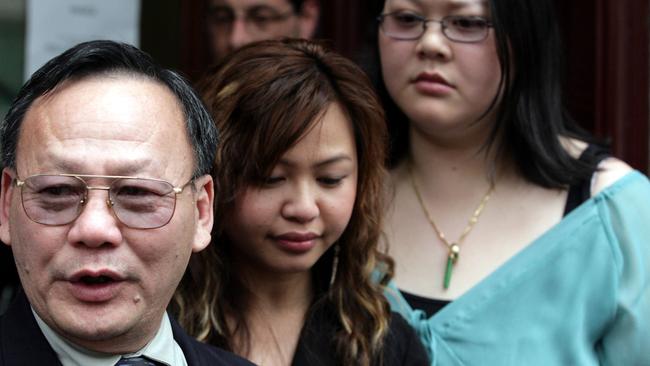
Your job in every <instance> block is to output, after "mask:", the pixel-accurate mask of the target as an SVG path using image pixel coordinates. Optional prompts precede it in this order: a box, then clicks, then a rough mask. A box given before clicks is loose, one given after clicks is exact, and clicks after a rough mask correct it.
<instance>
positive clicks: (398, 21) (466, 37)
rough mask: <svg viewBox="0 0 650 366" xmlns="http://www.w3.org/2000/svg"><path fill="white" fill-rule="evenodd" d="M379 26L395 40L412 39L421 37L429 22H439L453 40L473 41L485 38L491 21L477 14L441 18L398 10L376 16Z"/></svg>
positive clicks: (443, 30) (444, 32)
mask: <svg viewBox="0 0 650 366" xmlns="http://www.w3.org/2000/svg"><path fill="white" fill-rule="evenodd" d="M377 22H379V28H380V29H381V31H382V32H384V34H385V35H386V36H388V37H390V38H393V39H396V40H404V41H412V40H416V39H419V38H420V37H422V35H423V34H424V32H425V31H426V30H427V24H428V23H430V22H434V23H440V26H441V29H442V34H444V36H445V37H447V39H449V40H450V41H453V42H460V43H475V42H480V41H482V40H484V39H485V38H487V36H488V31H489V29H490V28H491V27H493V25H492V23H491V22H490V21H489V20H487V19H485V18H483V17H479V16H464V15H449V16H446V17H444V18H442V19H441V20H436V19H426V18H424V17H423V16H420V15H418V14H414V13H411V12H404V11H398V12H394V13H388V14H381V15H380V16H378V17H377Z"/></svg>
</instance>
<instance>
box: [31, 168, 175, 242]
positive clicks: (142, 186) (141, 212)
mask: <svg viewBox="0 0 650 366" xmlns="http://www.w3.org/2000/svg"><path fill="white" fill-rule="evenodd" d="M95 189H102V190H103V189H106V188H104V187H93V186H87V184H86V183H85V182H84V181H83V180H82V179H80V178H77V177H73V176H58V175H36V176H32V177H29V178H27V179H25V184H24V185H23V186H22V187H21V197H22V202H23V207H24V209H25V213H26V214H27V216H28V217H29V218H30V219H32V220H33V221H35V222H38V223H41V224H45V225H65V224H68V223H70V222H72V221H74V220H75V219H76V218H77V217H78V216H79V215H80V214H81V211H82V209H83V205H84V204H85V201H86V198H87V191H88V190H95ZM108 191H109V193H108V196H109V202H110V204H109V205H110V206H111V207H112V209H113V212H114V213H115V216H116V217H117V219H118V220H119V221H120V222H122V223H123V224H124V225H126V226H129V227H132V228H139V229H152V228H157V227H161V226H164V225H165V224H167V223H168V222H169V220H170V219H171V217H172V216H173V215H174V210H175V206H176V195H175V194H174V187H173V186H172V185H171V184H170V183H168V182H165V181H159V180H153V179H144V178H119V179H116V180H114V181H113V183H112V184H111V185H110V187H109V188H108Z"/></svg>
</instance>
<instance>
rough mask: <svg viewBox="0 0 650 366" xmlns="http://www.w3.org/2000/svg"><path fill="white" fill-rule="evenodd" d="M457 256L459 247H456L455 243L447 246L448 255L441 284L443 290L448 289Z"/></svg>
mask: <svg viewBox="0 0 650 366" xmlns="http://www.w3.org/2000/svg"><path fill="white" fill-rule="evenodd" d="M459 254H460V246H458V244H457V243H451V245H450V246H449V255H448V256H447V266H446V267H445V280H444V282H443V284H442V286H443V287H444V289H445V290H446V289H448V288H449V283H450V282H451V272H452V271H453V269H454V264H456V261H457V260H458V255H459Z"/></svg>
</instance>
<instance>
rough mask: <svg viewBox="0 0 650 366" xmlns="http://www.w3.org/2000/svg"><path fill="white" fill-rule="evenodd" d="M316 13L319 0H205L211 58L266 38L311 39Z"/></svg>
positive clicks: (318, 9) (216, 58) (315, 24)
mask: <svg viewBox="0 0 650 366" xmlns="http://www.w3.org/2000/svg"><path fill="white" fill-rule="evenodd" d="M319 12H320V8H319V4H318V0H208V16H207V22H208V32H209V34H210V42H211V48H212V55H213V57H214V59H215V60H219V59H221V58H222V57H224V56H226V55H227V54H228V53H230V52H232V51H233V50H235V49H237V48H239V47H241V46H243V45H246V44H248V43H251V42H255V41H261V40H265V39H276V38H282V37H292V38H312V37H313V36H314V33H315V32H316V27H317V25H318V16H319Z"/></svg>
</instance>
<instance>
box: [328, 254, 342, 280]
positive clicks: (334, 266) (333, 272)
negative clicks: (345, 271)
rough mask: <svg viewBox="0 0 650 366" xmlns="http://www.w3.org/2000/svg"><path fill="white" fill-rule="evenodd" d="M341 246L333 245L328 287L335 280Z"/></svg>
mask: <svg viewBox="0 0 650 366" xmlns="http://www.w3.org/2000/svg"><path fill="white" fill-rule="evenodd" d="M340 251H341V247H339V245H338V244H336V245H334V258H333V259H332V276H331V277H330V287H332V285H333V284H334V281H335V280H336V271H337V270H338V268H339V252H340Z"/></svg>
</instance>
